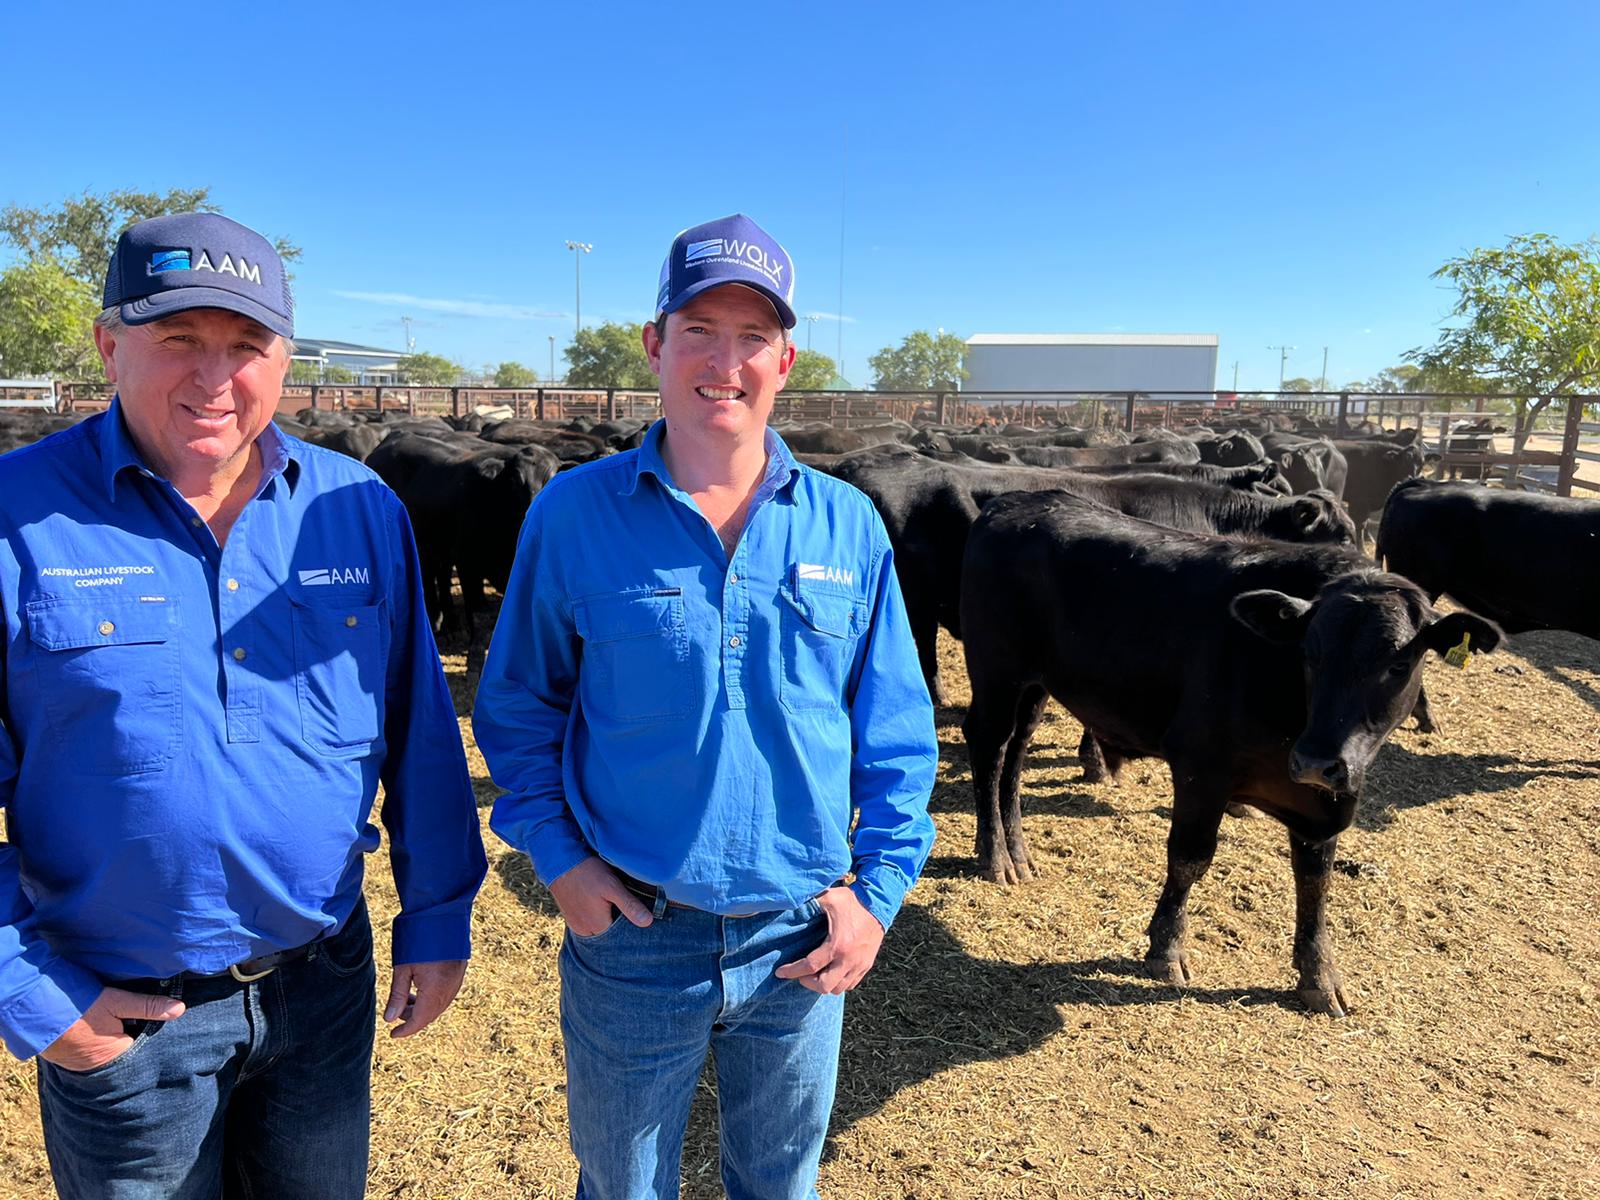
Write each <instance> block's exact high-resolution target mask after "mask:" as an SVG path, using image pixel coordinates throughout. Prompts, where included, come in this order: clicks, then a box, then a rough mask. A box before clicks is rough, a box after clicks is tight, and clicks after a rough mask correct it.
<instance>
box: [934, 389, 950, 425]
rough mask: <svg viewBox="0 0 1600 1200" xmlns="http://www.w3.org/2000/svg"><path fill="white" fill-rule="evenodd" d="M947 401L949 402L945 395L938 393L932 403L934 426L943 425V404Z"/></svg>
mask: <svg viewBox="0 0 1600 1200" xmlns="http://www.w3.org/2000/svg"><path fill="white" fill-rule="evenodd" d="M948 400H949V397H948V396H946V395H945V393H943V392H940V393H939V398H938V399H937V400H936V401H934V405H933V420H934V424H936V425H943V424H944V411H945V404H946V403H947V402H948Z"/></svg>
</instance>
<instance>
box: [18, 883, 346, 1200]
mask: <svg viewBox="0 0 1600 1200" xmlns="http://www.w3.org/2000/svg"><path fill="white" fill-rule="evenodd" d="M375 982H376V980H375V973H374V969H373V963H372V926H371V925H370V924H369V922H368V920H367V910H366V905H365V904H364V903H363V904H359V905H357V907H356V910H355V912H354V913H353V914H352V915H351V917H350V919H349V921H347V922H346V923H345V927H344V928H343V929H342V930H340V931H339V933H337V934H335V935H334V936H333V937H331V938H328V939H326V940H324V941H321V942H318V943H317V944H316V945H314V946H313V947H312V948H311V950H310V951H309V952H308V953H307V955H306V956H305V957H304V958H302V959H299V960H297V961H295V962H292V963H289V964H287V965H285V966H282V967H279V968H278V969H277V970H276V971H274V972H272V974H270V975H268V976H266V977H265V978H263V979H261V980H258V981H257V982H255V983H248V984H246V983H240V982H238V981H237V980H235V979H233V978H232V977H230V976H226V975H224V976H222V977H221V978H220V979H196V978H193V977H188V978H184V977H180V978H177V979H170V980H147V981H135V982H131V983H128V984H125V985H124V984H119V985H118V986H125V987H126V988H127V990H129V991H139V992H161V993H163V994H166V995H170V996H176V997H178V998H179V999H181V1000H182V1001H183V1002H184V1004H185V1005H187V1006H188V1007H187V1011H186V1012H185V1013H184V1014H183V1016H181V1017H178V1018H176V1019H175V1020H172V1021H166V1022H162V1021H143V1022H129V1023H128V1024H129V1025H130V1026H132V1025H137V1026H138V1029H137V1031H134V1030H133V1029H131V1028H130V1032H133V1033H134V1042H133V1045H132V1046H131V1047H129V1048H128V1049H127V1050H125V1051H123V1052H122V1054H121V1055H119V1056H118V1057H116V1058H114V1059H112V1060H111V1062H109V1063H107V1064H106V1065H105V1066H102V1067H96V1068H94V1069H93V1070H89V1071H68V1070H64V1069H63V1068H61V1067H58V1066H55V1065H54V1064H53V1063H48V1062H45V1061H44V1060H43V1059H40V1060H39V1109H40V1114H41V1116H42V1118H43V1122H44V1140H45V1150H46V1152H47V1153H48V1155H49V1158H50V1172H51V1175H52V1176H54V1178H55V1185H56V1191H57V1192H58V1193H59V1194H60V1196H61V1197H62V1200H91V1198H93V1200H158V1198H159V1200H214V1198H215V1197H218V1196H224V1197H228V1198H229V1200H233V1198H235V1197H243V1198H245V1200H248V1198H250V1197H294V1198H295V1200H359V1198H360V1197H361V1196H362V1195H363V1193H364V1192H365V1189H366V1178H367V1138H368V1129H369V1125H370V1116H369V1114H370V1107H371V1105H370V1082H371V1072H372V1037H373V1014H374V1011H375V997H374V994H373V986H374V983H375Z"/></svg>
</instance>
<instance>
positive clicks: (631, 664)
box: [573, 588, 694, 721]
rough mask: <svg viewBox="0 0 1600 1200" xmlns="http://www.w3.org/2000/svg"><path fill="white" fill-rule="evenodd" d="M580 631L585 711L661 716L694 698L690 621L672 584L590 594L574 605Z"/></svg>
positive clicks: (682, 710) (621, 717)
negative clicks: (603, 594) (690, 655)
mask: <svg viewBox="0 0 1600 1200" xmlns="http://www.w3.org/2000/svg"><path fill="white" fill-rule="evenodd" d="M573 619H574V621H575V622H576V624H577V627H578V635H579V636H580V637H581V638H583V672H582V681H583V682H582V689H581V694H582V699H583V708H584V711H585V712H586V713H588V714H589V715H590V716H591V717H601V718H606V719H610V720H613V721H661V720H670V719H673V718H676V717H681V716H683V715H684V714H686V713H687V712H688V711H689V708H690V706H691V705H692V704H693V702H694V687H693V682H694V681H693V678H692V676H691V673H690V669H689V628H688V625H687V623H686V619H685V616H684V608H683V594H682V593H681V592H679V591H678V590H677V589H676V588H672V589H663V590H658V591H654V592H625V593H621V594H618V595H605V596H588V597H586V598H584V599H582V600H580V601H578V602H577V603H576V604H575V605H574V606H573Z"/></svg>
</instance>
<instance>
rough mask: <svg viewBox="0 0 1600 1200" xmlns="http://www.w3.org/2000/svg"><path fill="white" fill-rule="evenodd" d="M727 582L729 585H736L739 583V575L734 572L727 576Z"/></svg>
mask: <svg viewBox="0 0 1600 1200" xmlns="http://www.w3.org/2000/svg"><path fill="white" fill-rule="evenodd" d="M728 582H729V583H738V582H739V574H738V572H734V573H733V574H731V575H729V576H728Z"/></svg>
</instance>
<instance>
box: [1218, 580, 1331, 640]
mask: <svg viewBox="0 0 1600 1200" xmlns="http://www.w3.org/2000/svg"><path fill="white" fill-rule="evenodd" d="M1311 609H1312V604H1311V601H1309V600H1302V599H1300V598H1299V597H1298V596H1286V595H1284V594H1283V593H1282V592H1274V591H1272V590H1270V589H1262V590H1261V591H1258V592H1241V593H1240V594H1239V595H1237V596H1235V597H1234V598H1233V601H1232V603H1230V604H1229V605H1228V612H1229V613H1231V614H1232V616H1233V619H1234V620H1235V621H1238V622H1239V624H1241V625H1243V626H1244V627H1245V628H1246V629H1248V630H1249V631H1250V632H1251V633H1253V634H1255V635H1256V636H1257V637H1259V638H1264V639H1265V640H1267V641H1269V642H1271V643H1273V644H1274V645H1276V646H1291V645H1294V644H1295V643H1296V642H1299V641H1300V640H1301V639H1302V638H1304V637H1305V635H1306V626H1307V625H1309V624H1310V623H1311Z"/></svg>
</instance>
